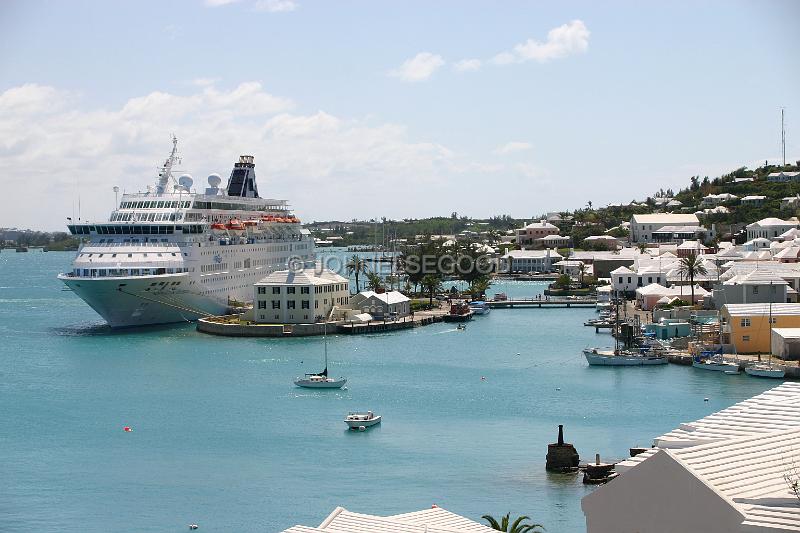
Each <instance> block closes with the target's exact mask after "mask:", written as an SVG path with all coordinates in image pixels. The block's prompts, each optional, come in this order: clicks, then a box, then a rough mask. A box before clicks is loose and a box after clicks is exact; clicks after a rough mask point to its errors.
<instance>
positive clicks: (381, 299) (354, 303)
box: [350, 291, 411, 320]
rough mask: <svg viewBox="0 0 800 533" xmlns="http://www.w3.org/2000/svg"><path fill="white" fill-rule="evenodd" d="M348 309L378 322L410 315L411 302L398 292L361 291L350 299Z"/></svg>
mask: <svg viewBox="0 0 800 533" xmlns="http://www.w3.org/2000/svg"><path fill="white" fill-rule="evenodd" d="M350 308H351V309H357V310H359V311H361V312H362V313H369V314H370V315H372V316H373V317H375V318H376V319H378V320H383V319H384V318H389V317H398V318H399V317H404V316H406V315H408V314H409V313H411V300H409V298H408V296H406V295H405V294H403V293H402V292H398V291H388V292H374V291H362V292H359V293H358V294H355V295H353V296H352V297H351V298H350Z"/></svg>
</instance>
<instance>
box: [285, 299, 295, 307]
mask: <svg viewBox="0 0 800 533" xmlns="http://www.w3.org/2000/svg"><path fill="white" fill-rule="evenodd" d="M294 304H295V301H294V300H289V301H288V302H286V309H294Z"/></svg>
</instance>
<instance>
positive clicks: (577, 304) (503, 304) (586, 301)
mask: <svg viewBox="0 0 800 533" xmlns="http://www.w3.org/2000/svg"><path fill="white" fill-rule="evenodd" d="M486 304H487V305H488V306H489V307H491V308H492V309H510V308H514V307H533V308H537V309H542V308H547V307H566V308H582V307H583V308H586V307H592V308H594V307H595V306H596V304H597V300H595V299H594V298H573V299H569V298H558V299H556V298H550V299H548V300H540V299H537V298H518V299H515V300H493V301H489V302H486Z"/></svg>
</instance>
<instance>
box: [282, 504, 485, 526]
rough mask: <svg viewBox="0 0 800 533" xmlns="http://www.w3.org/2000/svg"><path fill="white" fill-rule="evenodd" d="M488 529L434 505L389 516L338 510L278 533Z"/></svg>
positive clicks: (341, 508)
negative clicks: (318, 520) (314, 522)
mask: <svg viewBox="0 0 800 533" xmlns="http://www.w3.org/2000/svg"><path fill="white" fill-rule="evenodd" d="M494 531H495V530H494V529H491V528H489V527H488V526H484V525H482V524H479V523H478V522H475V521H473V520H470V519H469V518H465V517H463V516H461V515H457V514H455V513H451V512H450V511H447V510H445V509H442V508H441V507H438V506H437V505H432V506H431V508H430V509H423V510H421V511H413V512H410V513H403V514H396V515H390V516H378V515H372V514H362V513H354V512H352V511H348V510H347V509H345V508H343V507H337V508H336V509H334V510H333V512H332V513H331V514H329V515H328V516H327V517H326V518H325V519H324V520H323V521H322V523H321V524H320V525H319V526H317V527H308V526H293V527H290V528H289V529H285V530H283V531H282V532H281V533H312V532H327V533H461V532H463V533H492V532H494Z"/></svg>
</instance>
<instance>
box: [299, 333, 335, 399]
mask: <svg viewBox="0 0 800 533" xmlns="http://www.w3.org/2000/svg"><path fill="white" fill-rule="evenodd" d="M323 337H324V341H325V370H323V371H322V372H320V373H318V374H306V375H305V376H303V377H298V378H297V379H295V380H294V384H295V385H297V386H298V387H304V388H306V389H341V388H342V387H343V386H344V384H345V383H347V379H345V378H342V377H340V378H338V379H334V378H329V377H328V325H327V324H325V326H324V330H323Z"/></svg>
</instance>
